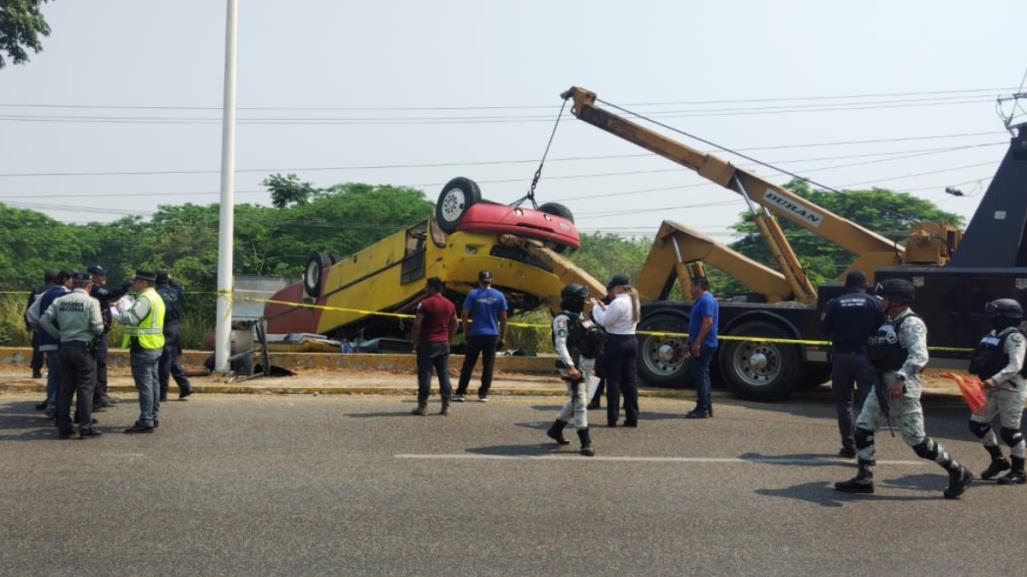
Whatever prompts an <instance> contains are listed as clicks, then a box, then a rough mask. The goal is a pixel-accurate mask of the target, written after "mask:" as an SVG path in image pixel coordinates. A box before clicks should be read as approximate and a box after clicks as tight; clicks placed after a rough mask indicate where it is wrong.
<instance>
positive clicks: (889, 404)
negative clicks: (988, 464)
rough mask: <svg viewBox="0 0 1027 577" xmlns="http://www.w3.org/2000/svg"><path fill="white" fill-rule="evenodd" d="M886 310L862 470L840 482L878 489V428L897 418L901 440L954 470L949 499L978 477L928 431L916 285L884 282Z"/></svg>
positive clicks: (876, 349)
mask: <svg viewBox="0 0 1027 577" xmlns="http://www.w3.org/2000/svg"><path fill="white" fill-rule="evenodd" d="M878 294H879V295H880V296H881V297H882V302H881V310H883V311H884V313H885V315H887V321H886V322H885V323H884V324H883V325H881V327H880V328H879V329H878V330H877V333H876V334H875V335H874V336H873V337H871V338H870V341H869V343H868V346H867V348H868V353H869V356H870V361H871V362H872V363H873V365H874V368H875V369H876V370H877V372H878V373H879V376H880V378H879V379H878V380H877V382H876V383H875V388H874V393H875V394H873V395H869V396H868V397H867V399H866V402H865V403H864V404H863V410H862V411H861V412H860V414H859V418H858V419H856V433H855V442H856V449H858V450H859V471H858V472H857V474H856V476H855V477H853V478H852V479H850V480H848V481H841V482H838V483H835V485H834V487H835V489H837V490H839V491H843V492H846V493H873V492H874V472H873V464H874V452H875V447H874V433H875V432H876V431H877V430H878V429H880V427H881V425H882V424H883V422H885V421H887V422H888V426H889V428H890V427H891V422H892V417H894V418H895V419H896V420H897V421H898V423H899V431H900V432H901V433H902V439H903V440H904V441H905V442H906V444H908V445H909V446H910V447H912V448H913V452H914V453H916V454H917V456H918V457H920V458H922V459H927V460H930V461H934V462H935V463H938V464H939V465H941V467H942V468H944V469H945V470H946V471H948V473H949V486H948V488H946V489H945V492H944V496H945V498H946V499H957V498H959V496H960V495H962V494H963V492H964V491H966V488H967V487H969V486H970V483H971V482H972V481H973V474H971V473H970V471H968V470H967V469H966V467H964V466H962V465H960V464H959V463H957V462H956V460H955V459H953V458H952V457H951V456H950V455H949V453H948V451H946V450H945V448H944V447H942V446H941V445H939V444H938V443H937V442H936V441H935V440H934V439H932V438H930V437H928V436H927V434H926V433H925V432H924V412H923V408H922V407H921V406H920V372H921V371H922V370H923V369H924V367H925V366H927V358H928V357H927V326H926V325H925V324H924V321H923V320H922V319H921V318H920V317H918V316H916V314H914V313H913V310H912V309H911V308H909V305H910V303H912V302H913V296H914V290H913V285H912V283H910V282H909V281H907V280H904V279H888V280H886V281H884V282H883V283H882V284H881V289H880V290H879V291H878Z"/></svg>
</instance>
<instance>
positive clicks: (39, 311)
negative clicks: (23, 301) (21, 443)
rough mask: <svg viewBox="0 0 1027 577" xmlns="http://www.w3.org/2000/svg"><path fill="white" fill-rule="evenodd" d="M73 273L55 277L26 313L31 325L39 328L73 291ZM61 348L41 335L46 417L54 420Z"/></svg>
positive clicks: (56, 340)
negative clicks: (45, 316) (55, 304)
mask: <svg viewBox="0 0 1027 577" xmlns="http://www.w3.org/2000/svg"><path fill="white" fill-rule="evenodd" d="M71 275H72V273H71V271H69V270H62V271H60V272H59V273H57V274H56V275H54V281H53V284H52V285H50V288H48V289H47V290H46V292H45V293H43V294H42V295H41V296H40V297H39V298H38V299H36V300H35V302H33V303H32V306H31V307H29V310H28V312H27V313H25V319H26V320H27V321H28V323H29V324H30V325H33V326H34V327H37V328H38V324H39V319H40V318H41V317H42V316H43V313H44V312H46V309H48V308H50V305H51V304H53V302H54V301H55V300H57V298H58V297H62V296H64V295H66V294H68V292H69V291H70V290H71ZM58 348H60V341H59V340H58V339H56V338H54V337H52V336H50V334H49V333H47V332H46V331H40V333H39V351H40V352H42V353H46V407H45V409H46V416H47V417H50V418H54V417H56V416H57V389H58V388H60V383H61V364H60V359H59V358H58V355H57V349H58Z"/></svg>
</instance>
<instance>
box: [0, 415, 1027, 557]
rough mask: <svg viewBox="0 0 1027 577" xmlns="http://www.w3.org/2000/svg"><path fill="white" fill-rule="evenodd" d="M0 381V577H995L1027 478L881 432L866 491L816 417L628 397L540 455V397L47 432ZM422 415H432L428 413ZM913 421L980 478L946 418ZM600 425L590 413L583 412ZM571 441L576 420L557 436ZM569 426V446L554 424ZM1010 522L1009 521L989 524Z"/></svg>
mask: <svg viewBox="0 0 1027 577" xmlns="http://www.w3.org/2000/svg"><path fill="white" fill-rule="evenodd" d="M35 400H36V397H35V396H32V397H27V396H22V395H0V575H12V576H19V577H23V576H24V577H27V576H33V575H40V576H43V575H45V576H48V577H49V576H57V575H69V576H71V575H74V576H83V575H104V576H120V575H124V576H138V575H160V576H174V575H183V576H185V575H188V576H216V575H247V576H254V575H439V576H447V577H451V576H453V575H468V576H470V575H532V576H537V575H558V574H564V575H617V576H620V577H623V576H629V575H643V574H644V575H703V576H711V575H788V576H795V575H823V576H830V575H845V576H849V575H852V574H862V575H875V576H884V575H952V576H958V575H1012V574H1022V568H1023V563H1024V561H1023V536H1022V532H1021V531H1020V530H1019V527H1020V525H1021V518H1022V514H1023V511H1024V510H1025V505H1027V487H999V486H997V485H994V484H993V483H980V484H977V483H975V485H974V486H973V487H971V489H970V491H969V492H968V493H967V494H966V495H965V496H964V497H963V499H962V500H960V501H956V502H953V501H946V500H943V499H942V498H941V491H942V489H943V488H944V486H945V484H946V477H945V476H944V474H943V472H942V471H941V469H940V468H938V467H937V466H936V465H933V464H930V463H925V462H922V461H919V460H918V459H917V458H916V457H915V456H914V455H913V454H912V452H911V451H910V450H909V449H908V448H907V447H906V446H905V445H904V444H903V443H902V441H901V439H899V438H895V439H892V438H889V437H888V434H887V432H885V433H883V434H881V435H879V439H880V440H881V447H880V450H879V452H878V459H879V460H880V461H881V464H880V466H879V467H878V470H877V473H878V492H877V494H875V495H871V496H847V495H842V494H839V493H836V492H834V491H833V490H832V489H831V488H830V484H831V483H832V482H834V481H836V480H841V479H845V478H848V477H849V476H851V474H852V473H853V471H854V469H853V466H852V464H851V463H847V462H843V461H840V460H837V459H835V458H833V457H832V455H833V453H834V451H835V450H836V449H837V438H836V437H837V433H836V430H835V424H834V419H833V407H831V406H829V405H827V404H819V403H817V402H814V401H803V402H802V403H797V404H792V405H759V404H746V403H737V402H733V403H729V404H728V403H721V404H719V405H718V406H717V416H716V418H715V419H712V420H708V421H685V420H683V419H681V418H680V417H681V415H682V414H683V413H684V412H685V411H686V410H688V409H689V408H690V405H691V403H685V402H681V401H677V400H662V399H659V400H658V399H643V411H644V414H643V417H642V420H641V426H640V428H638V429H637V430H631V429H623V428H620V429H607V428H605V427H595V428H594V429H593V437H594V441H595V445H596V448H597V452H598V455H597V457H596V458H593V459H588V458H586V457H580V456H578V455H577V454H576V452H575V448H576V446H577V442H576V439H575V442H574V444H572V445H571V446H570V447H568V448H561V449H556V448H554V446H553V445H552V444H550V443H547V442H546V441H547V439H546V438H545V436H544V433H543V431H544V428H545V427H546V426H548V424H549V422H550V421H551V419H552V418H553V417H554V415H555V411H556V409H557V407H558V405H557V403H556V402H555V400H554V399H530V398H527V399H526V398H510V399H495V400H493V401H492V402H490V403H488V404H480V403H466V404H463V405H455V406H454V412H453V414H452V415H451V416H449V417H440V416H430V417H413V416H410V415H408V414H407V413H408V412H409V410H410V409H411V408H412V407H413V402H412V400H411V399H409V398H397V397H360V396H321V397H305V396H284V397H282V396H244V395H226V396H208V395H198V396H194V397H193V399H190V400H189V401H188V402H171V403H168V404H167V405H166V406H165V408H164V409H165V410H164V412H163V414H162V418H161V428H160V429H159V431H158V432H157V433H156V434H154V435H147V436H129V435H123V434H121V433H120V430H121V428H123V427H125V426H128V425H129V424H130V423H131V422H132V420H133V418H134V416H135V410H134V407H133V403H132V402H131V400H129V401H127V402H124V403H122V404H121V405H119V406H118V407H117V408H115V409H113V410H109V411H106V412H103V413H100V414H99V415H98V417H99V418H100V420H101V423H100V425H99V427H100V428H101V430H104V431H105V432H106V433H107V434H106V435H104V436H103V437H101V438H99V439H94V440H88V441H79V440H69V441H58V440H56V439H55V435H54V433H53V430H52V429H50V428H48V427H47V426H46V422H45V421H44V420H43V418H42V417H41V416H39V413H36V412H35V411H34V410H33V409H32V407H31V405H32V403H33V402H34V401H35ZM431 408H432V409H436V408H437V405H432V406H431ZM927 411H928V412H927V422H928V432H929V433H930V434H932V435H934V436H935V437H936V438H937V439H938V440H940V441H941V442H942V443H943V444H944V445H945V446H946V447H948V448H949V449H950V451H951V452H952V453H953V454H954V455H955V456H956V458H957V459H961V460H964V462H966V463H967V464H968V465H970V466H971V468H972V469H973V470H974V471H979V470H981V469H982V468H983V467H984V466H985V465H986V461H987V454H986V453H985V452H984V450H983V449H981V448H980V447H979V446H978V445H976V444H974V443H972V442H971V441H970V439H969V433H968V432H967V431H966V425H965V418H966V416H967V415H966V411H965V409H960V408H958V407H955V406H928V409H927ZM595 416H596V417H600V418H599V419H596V420H597V421H603V419H602V418H601V415H595ZM572 435H573V433H572ZM572 438H573V437H572ZM1004 519H1008V521H1004Z"/></svg>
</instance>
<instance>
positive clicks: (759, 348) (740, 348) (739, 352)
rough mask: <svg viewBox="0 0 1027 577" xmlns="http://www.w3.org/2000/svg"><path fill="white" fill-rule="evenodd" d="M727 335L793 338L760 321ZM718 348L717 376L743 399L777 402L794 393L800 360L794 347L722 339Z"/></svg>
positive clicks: (782, 328) (797, 348) (785, 332)
mask: <svg viewBox="0 0 1027 577" xmlns="http://www.w3.org/2000/svg"><path fill="white" fill-rule="evenodd" d="M730 334H733V335H740V336H754V337H777V338H785V339H788V338H793V335H791V334H790V333H789V332H788V331H787V330H785V328H784V327H782V326H780V325H777V324H773V323H769V322H761V321H752V322H747V323H742V324H741V325H739V326H737V327H735V328H733V329H732V330H731V333H730ZM720 349H721V350H720V352H719V354H718V355H717V364H718V366H719V367H720V377H721V379H723V381H724V383H725V384H727V386H728V387H729V388H730V389H731V391H732V392H733V393H734V394H735V395H737V396H739V397H741V398H743V399H750V400H756V401H771V400H775V399H780V398H783V397H786V396H788V395H789V394H790V393H791V392H792V391H794V390H795V389H796V387H797V385H798V383H799V376H800V369H801V366H800V365H801V360H800V359H801V358H802V357H801V355H800V353H799V347H798V346H796V345H789V344H781V343H761V342H759V341H735V340H723V341H721V345H720Z"/></svg>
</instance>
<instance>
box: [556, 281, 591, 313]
mask: <svg viewBox="0 0 1027 577" xmlns="http://www.w3.org/2000/svg"><path fill="white" fill-rule="evenodd" d="M587 300H588V289H587V288H585V287H583V286H581V285H579V284H577V283H571V284H569V285H567V286H565V287H563V290H562V291H560V306H561V307H562V308H563V310H565V311H571V312H575V313H580V312H581V311H583V310H585V301H587Z"/></svg>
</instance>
